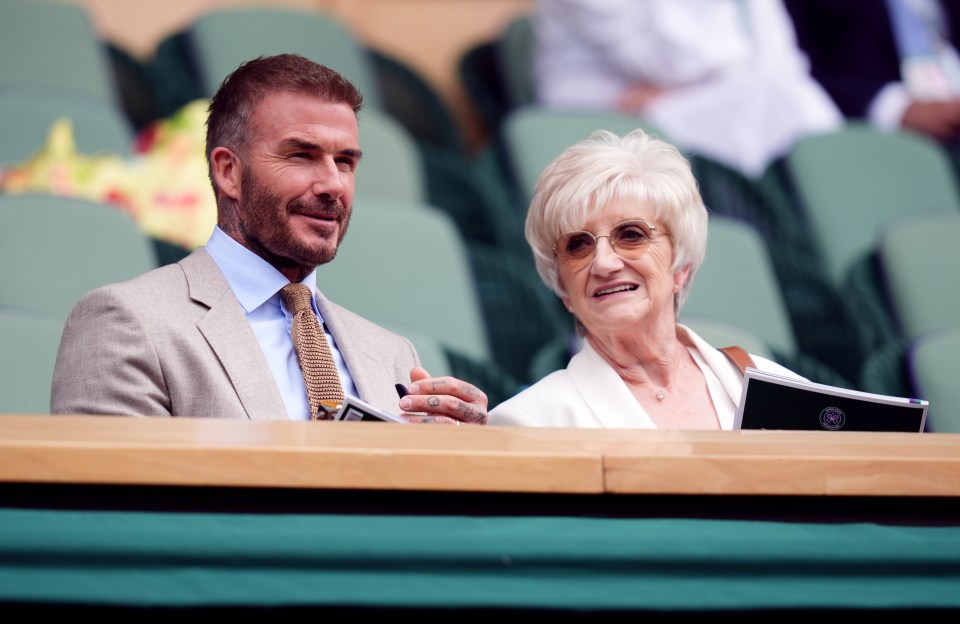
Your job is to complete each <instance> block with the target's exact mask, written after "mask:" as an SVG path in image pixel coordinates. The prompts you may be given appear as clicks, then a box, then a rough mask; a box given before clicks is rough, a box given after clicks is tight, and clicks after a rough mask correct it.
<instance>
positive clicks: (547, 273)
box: [489, 130, 800, 429]
mask: <svg viewBox="0 0 960 624" xmlns="http://www.w3.org/2000/svg"><path fill="white" fill-rule="evenodd" d="M526 237H527V241H528V242H529V243H530V246H531V248H532V249H533V254H534V258H535V260H536V264H537V270H538V271H539V273H540V277H541V278H542V279H543V280H544V282H545V283H546V284H547V286H549V287H550V288H551V289H553V290H554V292H556V293H557V294H558V295H559V296H560V298H561V299H562V301H563V303H564V305H565V306H566V307H567V309H568V310H570V312H571V313H572V314H573V315H574V317H575V318H576V321H577V323H576V324H577V331H578V333H579V334H580V335H581V337H582V344H583V347H582V349H581V350H580V352H579V353H577V354H576V355H575V356H574V357H573V359H572V360H571V361H570V363H569V365H568V366H567V368H566V369H565V370H560V371H556V372H554V373H552V374H550V375H548V376H547V377H545V378H543V379H542V380H540V381H539V382H537V383H535V384H533V385H532V386H530V387H529V388H527V389H525V390H523V391H522V392H520V393H519V394H518V395H516V396H515V397H513V398H511V399H509V400H507V401H505V402H504V403H502V404H500V405H499V406H497V407H496V408H495V409H494V410H493V411H491V412H490V419H489V424H491V425H530V426H554V427H621V428H634V429H732V428H733V420H734V416H735V414H736V411H737V404H738V402H739V400H740V392H741V388H742V380H743V377H742V374H741V372H740V369H739V368H738V367H737V365H736V364H735V363H734V362H733V361H732V360H731V359H730V358H728V357H727V356H726V355H725V354H724V353H723V352H721V351H719V350H717V349H715V348H714V347H712V346H710V345H709V344H707V343H706V342H704V340H703V339H701V338H700V337H699V336H697V335H696V334H695V333H694V332H693V331H691V330H690V329H689V328H687V327H684V326H683V325H680V324H679V323H678V322H677V318H678V315H679V312H680V308H681V306H682V305H683V302H684V300H685V299H686V297H687V295H688V294H689V292H690V288H691V286H692V285H693V281H694V280H693V278H694V276H695V275H696V272H697V269H698V268H699V266H700V263H701V262H702V261H703V258H704V254H705V252H706V246H707V209H706V207H705V206H704V204H703V200H702V199H701V198H700V193H699V191H698V189H697V182H696V180H695V179H694V177H693V174H692V173H691V171H690V165H689V163H688V162H687V160H686V159H685V158H684V157H683V155H682V154H681V153H680V151H679V150H678V149H677V148H676V147H674V146H673V145H670V144H669V143H665V142H663V141H661V140H658V139H655V138H653V137H651V136H649V135H647V134H646V133H644V132H643V131H642V130H634V131H632V132H630V133H629V134H627V135H626V136H624V137H623V138H620V137H618V136H617V135H615V134H613V133H611V132H608V131H605V130H599V131H597V132H595V133H593V134H592V135H591V136H590V137H589V138H588V139H586V140H583V141H580V142H579V143H577V144H575V145H573V146H572V147H570V148H568V149H567V150H566V151H564V152H563V153H562V154H561V155H560V156H559V157H557V158H556V159H555V160H554V161H553V162H552V163H551V164H550V165H549V166H548V167H547V168H546V169H544V171H543V172H542V173H541V174H540V178H539V180H538V182H537V187H536V191H535V195H534V198H533V200H532V202H531V205H530V209H529V212H528V213H527V221H526ZM751 358H752V361H753V366H755V367H756V368H759V369H761V370H764V371H769V372H773V373H778V374H781V375H786V376H790V377H794V378H800V377H799V376H798V375H796V374H795V373H793V372H791V371H790V370H788V369H786V368H784V367H783V366H780V365H779V364H776V363H775V362H772V361H770V360H768V359H765V358H762V357H759V356H756V355H751Z"/></svg>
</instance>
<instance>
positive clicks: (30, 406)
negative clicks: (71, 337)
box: [0, 307, 63, 414]
mask: <svg viewBox="0 0 960 624" xmlns="http://www.w3.org/2000/svg"><path fill="white" fill-rule="evenodd" d="M62 331H63V323H61V322H60V321H57V320H55V319H53V318H51V317H48V316H44V315H42V314H37V313H35V312H23V311H19V310H12V309H9V308H4V307H0V345H3V348H0V413H2V414H49V413H50V386H51V384H52V383H53V367H54V364H55V363H56V361H57V349H59V347H60V334H61V333H62Z"/></svg>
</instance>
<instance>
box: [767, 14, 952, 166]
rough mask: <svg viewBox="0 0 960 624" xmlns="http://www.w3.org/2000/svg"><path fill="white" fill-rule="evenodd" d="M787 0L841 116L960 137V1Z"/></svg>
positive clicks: (946, 140) (942, 137)
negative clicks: (958, 78) (958, 76)
mask: <svg viewBox="0 0 960 624" xmlns="http://www.w3.org/2000/svg"><path fill="white" fill-rule="evenodd" d="M786 5H787V9H788V10H789V12H790V17H791V19H792V20H793V23H794V27H795V29H796V32H797V39H798V42H799V44H800V47H801V48H802V49H803V50H804V51H805V52H806V53H807V55H808V56H809V57H810V63H811V71H812V73H813V77H814V78H816V79H817V81H819V82H820V84H822V85H823V87H824V88H825V89H826V90H827V92H828V93H829V94H830V96H831V97H832V98H833V99H834V101H836V103H837V105H838V106H839V107H840V110H841V111H842V112H843V113H844V115H845V116H847V117H849V118H862V119H866V120H868V121H869V122H870V123H872V124H873V125H875V126H876V127H879V128H883V129H895V128H902V129H904V130H909V131H913V132H918V133H920V134H923V135H926V136H928V137H930V138H933V139H935V140H938V141H940V142H942V143H943V144H944V145H947V146H953V147H956V146H957V145H960V143H958V139H960V87H958V84H957V83H956V82H954V78H955V77H956V72H957V62H958V57H957V44H958V42H960V39H958V36H960V3H957V2H935V1H933V0H887V2H863V0H786ZM898 33H899V36H898ZM904 70H906V73H904ZM951 83H952V84H951Z"/></svg>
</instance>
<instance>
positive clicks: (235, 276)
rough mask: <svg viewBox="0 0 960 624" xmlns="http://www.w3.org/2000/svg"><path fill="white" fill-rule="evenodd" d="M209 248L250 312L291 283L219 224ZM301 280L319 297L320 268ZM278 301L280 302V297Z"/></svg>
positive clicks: (208, 244) (207, 246) (244, 308)
mask: <svg viewBox="0 0 960 624" xmlns="http://www.w3.org/2000/svg"><path fill="white" fill-rule="evenodd" d="M206 250H207V253H209V254H210V257H212V258H213V261H214V262H216V263H217V266H218V267H220V270H221V271H222V272H223V275H224V277H226V279H227V283H228V284H230V288H231V289H232V290H233V294H234V295H235V296H236V298H237V301H239V302H240V305H241V306H242V307H243V310H244V312H246V313H247V314H249V313H250V312H251V311H253V310H255V309H257V308H259V307H260V306H262V305H263V304H264V303H266V302H267V301H269V300H270V299H271V298H273V297H275V296H276V295H277V293H278V292H279V291H280V289H281V288H283V287H284V286H286V285H287V284H289V283H290V280H288V279H287V278H286V277H285V276H284V275H283V274H282V273H281V272H280V271H278V270H277V269H275V268H274V267H273V266H272V265H271V264H270V263H269V262H267V261H266V260H264V259H263V258H261V257H260V256H258V255H257V254H255V253H253V252H252V251H250V250H249V249H247V248H246V247H244V246H243V245H241V244H240V243H238V242H237V241H235V240H233V239H232V238H230V237H229V236H227V234H226V232H224V231H223V230H221V229H220V226H215V227H214V229H213V234H211V235H210V240H209V241H207V244H206ZM301 283H302V284H306V285H307V286H309V287H310V291H311V292H313V294H314V297H316V284H317V270H316V269H314V270H313V271H311V272H310V274H309V275H307V276H306V277H305V278H304V279H303V281H302V282H301ZM275 303H276V304H277V305H279V299H278V300H277V302H275Z"/></svg>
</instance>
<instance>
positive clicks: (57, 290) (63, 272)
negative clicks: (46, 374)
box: [0, 195, 157, 321]
mask: <svg viewBox="0 0 960 624" xmlns="http://www.w3.org/2000/svg"><path fill="white" fill-rule="evenodd" d="M156 266H157V259H156V254H155V252H154V249H153V246H152V244H151V242H150V239H149V238H148V237H147V236H146V235H144V234H143V233H142V232H141V230H140V229H139V227H138V225H137V223H136V222H135V221H134V220H133V218H132V217H130V215H128V214H127V213H125V212H122V211H121V210H119V209H118V208H117V207H115V206H111V205H108V204H101V203H97V202H92V201H87V200H83V199H77V198H73V197H61V196H55V195H0V306H7V307H10V308H16V309H21V310H34V311H38V312H41V313H43V314H47V315H49V316H51V317H53V318H55V319H58V320H61V321H65V320H66V318H67V315H68V314H69V313H70V310H71V309H72V308H73V305H74V304H75V303H76V302H77V300H79V299H80V297H82V296H83V295H84V294H86V293H87V292H89V291H91V290H93V289H94V288H97V287H98V286H102V285H104V284H107V283H111V282H118V281H122V280H126V279H129V278H132V277H135V276H137V275H139V274H141V273H144V272H146V271H148V270H150V269H152V268H154V267H156Z"/></svg>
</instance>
